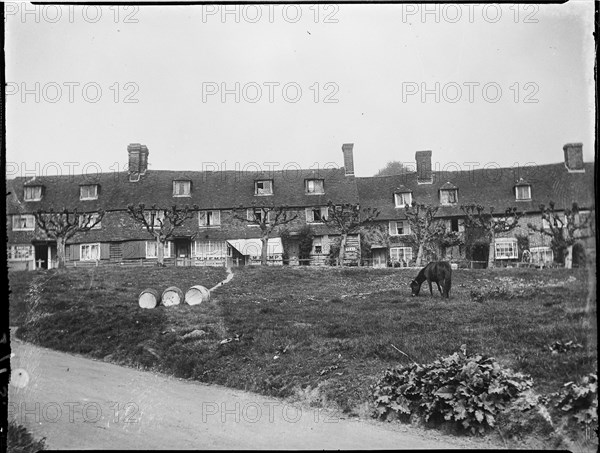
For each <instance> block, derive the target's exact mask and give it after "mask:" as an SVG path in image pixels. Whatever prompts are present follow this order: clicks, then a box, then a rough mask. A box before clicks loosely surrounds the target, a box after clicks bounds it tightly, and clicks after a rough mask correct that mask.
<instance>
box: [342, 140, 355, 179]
mask: <svg viewBox="0 0 600 453" xmlns="http://www.w3.org/2000/svg"><path fill="white" fill-rule="evenodd" d="M353 148H354V143H344V144H343V145H342V152H343V153H344V170H345V171H346V176H350V175H352V176H354V155H353V153H352V150H353Z"/></svg>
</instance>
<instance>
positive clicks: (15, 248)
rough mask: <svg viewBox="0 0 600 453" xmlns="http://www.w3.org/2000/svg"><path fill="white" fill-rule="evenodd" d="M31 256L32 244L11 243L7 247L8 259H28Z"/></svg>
mask: <svg viewBox="0 0 600 453" xmlns="http://www.w3.org/2000/svg"><path fill="white" fill-rule="evenodd" d="M31 258H33V245H11V246H10V247H8V259H9V260H11V261H28V260H30V259H31Z"/></svg>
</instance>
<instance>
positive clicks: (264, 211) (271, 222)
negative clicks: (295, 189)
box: [233, 203, 298, 266]
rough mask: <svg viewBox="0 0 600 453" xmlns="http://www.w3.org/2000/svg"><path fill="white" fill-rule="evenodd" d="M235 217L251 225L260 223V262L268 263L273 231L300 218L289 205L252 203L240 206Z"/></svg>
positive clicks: (234, 214)
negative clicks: (270, 238)
mask: <svg viewBox="0 0 600 453" xmlns="http://www.w3.org/2000/svg"><path fill="white" fill-rule="evenodd" d="M233 218H234V219H237V220H239V221H241V222H245V223H248V224H250V225H258V227H259V228H260V231H261V237H260V240H261V253H260V264H261V265H262V266H264V265H266V264H267V254H268V244H269V237H270V236H271V233H273V231H275V229H277V228H278V227H280V226H283V225H286V224H288V223H290V222H292V221H294V220H296V219H297V218H298V214H297V213H293V211H292V210H290V208H289V207H287V206H275V205H270V206H269V205H263V206H257V205H256V203H253V204H252V207H251V208H246V209H244V207H243V206H240V207H239V208H238V209H237V210H234V212H233Z"/></svg>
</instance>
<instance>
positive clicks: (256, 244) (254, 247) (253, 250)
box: [227, 238, 283, 256]
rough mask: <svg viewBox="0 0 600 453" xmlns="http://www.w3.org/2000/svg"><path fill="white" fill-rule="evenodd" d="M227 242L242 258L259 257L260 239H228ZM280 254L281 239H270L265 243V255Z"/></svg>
mask: <svg viewBox="0 0 600 453" xmlns="http://www.w3.org/2000/svg"><path fill="white" fill-rule="evenodd" d="M227 242H228V243H229V245H231V246H232V247H233V248H234V249H236V250H237V251H238V252H240V253H241V254H242V255H244V256H260V255H261V250H262V241H261V240H260V239H230V240H228V241H227ZM282 253H283V244H282V243H281V238H270V239H269V241H268V242H267V255H280V254H282Z"/></svg>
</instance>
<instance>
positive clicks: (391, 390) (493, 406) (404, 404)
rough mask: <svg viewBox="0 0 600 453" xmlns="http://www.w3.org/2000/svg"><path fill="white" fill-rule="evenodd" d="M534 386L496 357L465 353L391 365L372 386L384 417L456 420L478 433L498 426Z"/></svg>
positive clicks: (381, 415)
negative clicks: (509, 408)
mask: <svg viewBox="0 0 600 453" xmlns="http://www.w3.org/2000/svg"><path fill="white" fill-rule="evenodd" d="M532 385H533V381H532V379H531V378H529V376H527V375H524V374H521V373H514V372H512V371H511V370H509V369H503V368H502V367H501V366H500V365H499V364H498V362H496V360H495V359H494V358H493V357H487V356H484V355H480V354H476V355H467V353H466V346H465V345H463V346H462V347H461V351H460V352H455V353H454V354H452V355H449V356H446V357H442V358H441V359H438V360H436V361H434V362H432V363H429V364H424V365H419V364H417V363H414V364H412V365H408V366H404V367H401V368H394V369H388V370H387V371H385V374H384V376H383V378H382V379H381V380H380V381H379V382H378V383H377V384H376V385H375V386H374V387H373V388H372V397H373V399H374V400H375V404H376V406H377V407H376V411H375V414H374V416H375V417H377V418H382V419H389V418H394V417H396V418H399V419H403V418H404V419H406V418H409V417H410V416H411V415H413V416H416V417H418V418H422V419H424V420H425V421H429V420H430V419H431V420H432V421H442V420H446V421H454V422H456V423H459V424H460V425H459V426H461V427H462V428H463V429H468V430H470V431H471V432H472V433H476V432H479V433H483V432H484V430H485V428H487V427H493V426H494V423H495V419H496V416H497V414H498V413H499V412H500V411H502V410H504V409H505V408H506V407H507V406H508V405H509V403H510V402H511V401H513V400H516V399H517V398H518V397H519V395H520V394H521V393H522V392H524V391H525V390H527V389H529V388H530V387H531V386H532Z"/></svg>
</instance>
